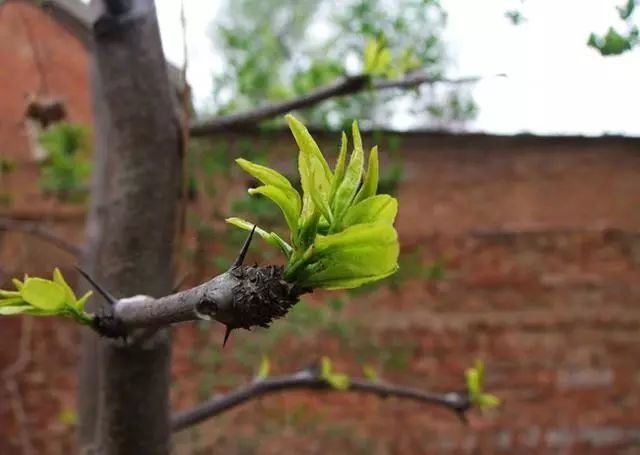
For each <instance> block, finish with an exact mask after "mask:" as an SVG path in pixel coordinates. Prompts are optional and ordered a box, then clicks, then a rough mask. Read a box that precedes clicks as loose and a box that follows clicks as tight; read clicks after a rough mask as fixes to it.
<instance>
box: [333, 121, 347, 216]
mask: <svg viewBox="0 0 640 455" xmlns="http://www.w3.org/2000/svg"><path fill="white" fill-rule="evenodd" d="M347 142H348V141H347V135H346V134H345V132H344V131H343V132H342V139H341V141H340V153H339V154H338V160H337V161H336V168H335V170H334V172H333V180H332V181H331V191H330V192H329V204H330V205H332V204H333V199H334V197H335V195H336V191H337V190H338V187H339V186H340V184H341V183H342V179H343V178H344V168H345V165H346V162H347Z"/></svg>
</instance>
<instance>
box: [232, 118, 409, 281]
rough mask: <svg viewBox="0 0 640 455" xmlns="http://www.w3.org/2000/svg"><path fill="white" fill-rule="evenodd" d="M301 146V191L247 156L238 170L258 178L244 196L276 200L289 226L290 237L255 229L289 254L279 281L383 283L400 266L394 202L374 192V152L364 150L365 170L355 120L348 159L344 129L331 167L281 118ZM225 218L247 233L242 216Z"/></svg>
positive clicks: (299, 128) (303, 131)
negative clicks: (258, 182) (256, 184)
mask: <svg viewBox="0 0 640 455" xmlns="http://www.w3.org/2000/svg"><path fill="white" fill-rule="evenodd" d="M286 119H287V122H288V124H289V128H290V129H291V132H292V133H293V137H294V139H295V141H296V143H297V145H298V148H299V155H298V171H299V173H300V180H301V182H302V192H303V194H302V195H300V194H299V193H298V191H297V190H296V189H295V188H294V187H293V185H291V183H290V182H289V180H287V178H286V177H284V176H283V175H282V174H280V173H279V172H277V171H275V170H273V169H270V168H268V167H265V166H261V165H258V164H255V163H252V162H250V161H247V160H245V159H242V158H240V159H238V160H237V163H238V164H239V165H240V167H241V168H242V169H243V170H244V171H246V172H247V173H249V174H250V175H252V176H253V177H255V178H256V179H257V180H259V181H260V182H262V184H263V185H262V186H259V187H257V188H252V189H250V190H249V193H250V194H252V195H262V196H265V197H267V198H269V199H271V200H272V201H273V202H275V203H276V204H277V205H278V207H280V210H281V211H282V213H283V215H284V219H285V221H286V223H287V226H288V227H289V236H288V238H289V242H287V241H285V240H284V239H283V238H282V237H280V236H279V235H277V234H276V233H274V232H267V231H266V230H264V229H262V228H260V227H257V226H256V229H255V232H256V233H257V234H259V235H260V236H261V237H262V238H264V239H265V240H266V241H267V242H269V243H271V244H273V245H275V246H277V247H279V248H280V249H281V250H282V252H283V253H284V255H285V256H286V259H287V261H286V266H285V270H284V278H285V280H286V281H288V282H290V283H295V284H296V285H297V286H299V287H300V288H311V289H313V288H324V289H346V288H355V287H359V286H361V285H363V284H366V283H371V282H374V281H378V280H381V279H383V278H385V277H387V276H389V275H391V274H393V273H394V272H395V271H396V270H397V269H398V254H399V244H398V236H397V233H396V230H395V229H394V227H393V223H394V221H395V217H396V214H397V211H398V201H397V200H396V199H395V198H393V197H392V196H390V195H388V194H376V192H377V189H378V149H377V147H373V148H372V149H371V151H370V153H369V160H368V164H367V169H366V172H365V170H364V149H363V146H362V138H361V136H360V131H359V129H358V124H357V123H356V122H354V123H353V127H352V138H353V151H352V153H351V156H350V159H349V162H348V163H347V147H348V143H347V136H346V134H345V133H342V142H341V146H340V153H339V155H338V160H337V163H336V165H335V168H334V170H333V171H331V169H330V168H329V165H328V164H327V161H326V160H325V158H324V156H323V155H322V152H321V151H320V148H319V146H318V144H317V143H316V142H315V140H314V139H313V137H312V136H311V134H309V131H308V130H307V128H305V126H304V125H303V124H302V123H300V122H299V121H298V120H296V118H295V117H293V116H292V115H288V116H287V117H286ZM227 222H229V223H231V224H233V225H235V226H237V227H240V228H242V229H246V230H251V229H253V228H254V225H253V223H251V222H249V221H245V220H242V219H239V218H229V219H227Z"/></svg>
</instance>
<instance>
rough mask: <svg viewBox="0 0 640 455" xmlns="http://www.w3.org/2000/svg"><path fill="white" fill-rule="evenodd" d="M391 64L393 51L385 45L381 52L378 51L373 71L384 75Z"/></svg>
mask: <svg viewBox="0 0 640 455" xmlns="http://www.w3.org/2000/svg"><path fill="white" fill-rule="evenodd" d="M390 65H391V51H390V50H389V48H388V47H385V48H384V49H382V50H381V51H380V52H378V58H377V60H376V66H375V68H374V69H373V71H372V72H371V73H372V74H378V75H383V74H385V73H386V72H387V70H388V69H389V66H390Z"/></svg>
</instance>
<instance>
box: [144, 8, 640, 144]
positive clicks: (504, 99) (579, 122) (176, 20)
mask: <svg viewBox="0 0 640 455" xmlns="http://www.w3.org/2000/svg"><path fill="white" fill-rule="evenodd" d="M441 1H442V3H443V5H444V7H445V9H446V10H447V11H448V13H449V21H448V26H447V33H446V41H447V43H448V45H449V47H448V49H449V52H450V55H451V57H452V66H451V73H450V75H451V76H456V77H457V76H470V75H489V74H496V73H506V74H507V75H508V77H507V78H506V79H505V78H488V79H486V80H483V81H481V82H479V83H478V84H477V85H476V86H475V88H474V90H473V95H474V98H475V100H476V102H477V104H478V106H479V115H478V118H477V120H475V121H473V122H470V123H469V124H468V125H467V129H469V130H479V131H486V132H492V133H505V134H510V133H517V132H524V131H526V132H532V133H537V134H553V133H560V134H587V135H600V134H606V133H609V134H616V133H618V134H626V135H633V136H640V116H639V115H638V110H639V109H640V89H639V88H640V58H639V57H640V49H636V50H634V51H632V52H627V53H626V54H623V55H622V56H619V57H609V58H604V57H602V56H600V54H598V53H597V52H596V51H594V50H593V49H590V48H588V47H587V46H586V40H587V37H588V36H589V33H591V32H592V31H595V32H606V30H607V28H608V27H609V26H610V25H614V26H615V25H621V22H620V20H619V18H618V17H617V14H616V11H615V6H616V5H618V4H621V3H622V1H621V0H527V1H526V2H524V4H523V6H520V2H518V1H513V0H482V1H478V0H441ZM156 3H157V8H158V15H159V19H160V28H161V32H162V39H163V44H164V48H165V52H166V54H167V58H168V59H169V60H171V61H173V62H174V63H176V64H178V65H181V63H182V59H183V57H182V38H181V27H180V14H179V12H180V2H179V1H176V0H156ZM217 5H218V2H216V1H203V0H185V8H186V12H187V23H188V37H187V41H188V49H189V72H188V78H189V81H190V83H191V85H192V87H193V90H194V95H195V98H196V104H197V106H198V107H200V108H206V106H207V102H208V100H207V98H208V96H209V94H210V93H211V74H212V72H213V70H214V69H215V66H216V64H218V63H219V61H216V60H217V59H216V56H215V54H214V51H213V50H212V46H211V41H210V39H209V38H208V36H207V28H208V25H209V23H210V21H211V19H212V18H213V17H214V16H215V14H216V12H217V9H218V8H217ZM514 6H518V7H520V10H521V11H522V12H523V13H524V15H525V17H526V18H527V21H526V22H525V23H524V24H521V25H519V26H517V27H515V26H513V25H511V23H510V21H509V20H508V19H506V18H505V17H504V12H505V11H506V10H508V9H512V8H513V7H514ZM638 14H639V13H636V16H638Z"/></svg>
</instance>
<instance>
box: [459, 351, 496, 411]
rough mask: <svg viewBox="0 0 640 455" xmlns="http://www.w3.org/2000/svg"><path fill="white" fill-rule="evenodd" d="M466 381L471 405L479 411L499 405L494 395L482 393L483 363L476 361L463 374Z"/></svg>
mask: <svg viewBox="0 0 640 455" xmlns="http://www.w3.org/2000/svg"><path fill="white" fill-rule="evenodd" d="M464 375H465V378H466V381H467V391H468V392H469V397H470V399H471V403H472V404H473V405H474V406H477V407H478V408H479V409H480V410H485V409H491V408H495V407H497V406H499V405H500V400H499V399H498V397H496V396H495V395H492V394H490V393H484V390H483V387H484V363H483V362H482V361H480V360H476V363H475V365H474V366H473V367H471V368H468V369H467V370H466V371H465V373H464Z"/></svg>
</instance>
